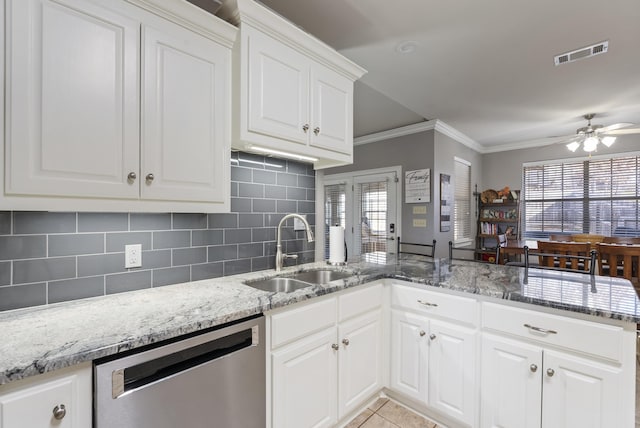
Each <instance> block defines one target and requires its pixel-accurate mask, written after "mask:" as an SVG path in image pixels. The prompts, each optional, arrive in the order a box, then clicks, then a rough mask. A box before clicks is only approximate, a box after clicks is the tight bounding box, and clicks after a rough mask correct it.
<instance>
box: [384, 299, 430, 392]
mask: <svg viewBox="0 0 640 428" xmlns="http://www.w3.org/2000/svg"><path fill="white" fill-rule="evenodd" d="M428 327H429V325H428V321H427V319H426V318H424V317H420V316H417V315H413V314H410V313H403V312H401V311H396V310H393V311H391V381H390V385H391V389H393V390H395V391H398V392H400V393H402V394H405V395H407V396H408V397H411V398H413V399H415V400H418V401H420V402H422V403H425V404H426V403H427V398H428V397H427V393H428V390H427V381H428V372H427V369H428V357H429V356H428V351H429V346H428V343H427V341H428V340H429V339H428V336H427V334H426V332H427V331H428V330H429V328H428Z"/></svg>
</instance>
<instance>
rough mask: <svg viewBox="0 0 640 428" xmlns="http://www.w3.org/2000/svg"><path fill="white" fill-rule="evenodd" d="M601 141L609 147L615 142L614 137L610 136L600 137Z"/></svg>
mask: <svg viewBox="0 0 640 428" xmlns="http://www.w3.org/2000/svg"><path fill="white" fill-rule="evenodd" d="M600 141H601V142H602V144H604V145H605V146H607V147H611V145H612V144H613V143H615V141H616V137H611V136H607V137H602V139H601V140H600Z"/></svg>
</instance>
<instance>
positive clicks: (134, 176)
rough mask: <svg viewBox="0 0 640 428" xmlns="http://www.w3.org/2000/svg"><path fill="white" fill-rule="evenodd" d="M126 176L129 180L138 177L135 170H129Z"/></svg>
mask: <svg viewBox="0 0 640 428" xmlns="http://www.w3.org/2000/svg"><path fill="white" fill-rule="evenodd" d="M127 178H128V179H129V181H134V180H135V179H136V178H138V176H137V175H136V173H135V172H130V173H129V175H127Z"/></svg>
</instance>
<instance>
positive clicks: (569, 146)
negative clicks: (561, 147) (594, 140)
mask: <svg viewBox="0 0 640 428" xmlns="http://www.w3.org/2000/svg"><path fill="white" fill-rule="evenodd" d="M578 147H580V143H578V142H577V141H574V142H573V143H569V144H567V149H569V150H571V151H572V152H575V151H576V150H578Z"/></svg>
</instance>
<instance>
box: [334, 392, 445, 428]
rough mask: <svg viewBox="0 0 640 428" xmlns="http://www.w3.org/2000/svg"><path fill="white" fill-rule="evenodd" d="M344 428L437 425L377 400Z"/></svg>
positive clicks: (423, 426) (422, 427) (387, 402)
mask: <svg viewBox="0 0 640 428" xmlns="http://www.w3.org/2000/svg"><path fill="white" fill-rule="evenodd" d="M345 428H438V425H436V423H435V422H432V421H430V420H428V419H425V418H423V417H422V416H420V415H418V414H417V413H414V412H412V411H411V410H409V409H407V408H406V407H403V406H401V405H399V404H398V403H396V402H394V401H392V400H389V399H388V398H378V399H377V400H376V402H375V403H373V404H372V405H370V406H369V407H368V408H367V409H365V410H364V411H363V412H362V413H360V414H359V415H358V416H356V417H355V418H354V419H353V420H352V421H351V422H349V424H348V425H347V426H346V427H345Z"/></svg>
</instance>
